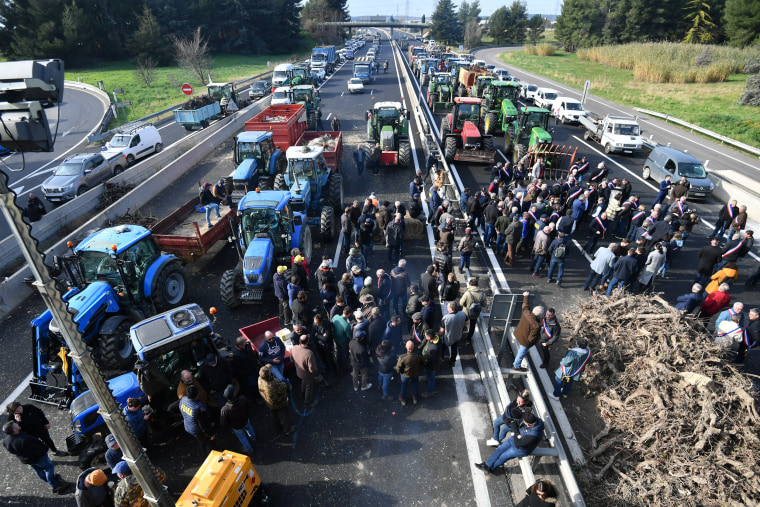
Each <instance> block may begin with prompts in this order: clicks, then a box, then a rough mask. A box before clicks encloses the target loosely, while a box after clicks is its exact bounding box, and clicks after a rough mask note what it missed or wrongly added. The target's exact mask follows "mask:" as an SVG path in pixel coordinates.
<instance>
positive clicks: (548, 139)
mask: <svg viewBox="0 0 760 507" xmlns="http://www.w3.org/2000/svg"><path fill="white" fill-rule="evenodd" d="M550 116H551V111H549V110H548V109H542V108H540V107H523V108H522V109H520V112H519V113H518V115H517V118H516V119H515V118H514V117H513V119H512V120H510V119H509V118H507V117H506V116H505V117H504V118H503V119H502V130H503V131H504V154H505V155H506V156H507V157H509V155H510V154H512V155H513V156H512V160H513V161H514V162H515V163H518V162H519V161H520V160H522V158H523V157H524V156H525V155H527V154H528V152H532V151H536V150H537V149H538V148H539V147H540V146H541V145H551V144H552V135H551V132H553V130H551V131H550V130H549V117H550Z"/></svg>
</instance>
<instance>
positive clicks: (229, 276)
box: [219, 269, 245, 310]
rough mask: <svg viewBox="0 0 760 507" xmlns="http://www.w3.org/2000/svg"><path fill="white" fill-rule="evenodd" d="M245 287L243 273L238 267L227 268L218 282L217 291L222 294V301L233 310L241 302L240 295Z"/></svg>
mask: <svg viewBox="0 0 760 507" xmlns="http://www.w3.org/2000/svg"><path fill="white" fill-rule="evenodd" d="M244 289H245V281H244V280H243V273H241V272H240V270H239V269H228V270H227V271H225V272H224V274H223V275H222V281H221V283H220V284H219V292H220V295H221V296H222V303H224V304H225V305H227V306H228V307H229V308H232V309H233V310H234V309H235V308H239V307H240V305H242V304H243V301H242V300H241V299H240V296H241V294H242V292H243V290H244Z"/></svg>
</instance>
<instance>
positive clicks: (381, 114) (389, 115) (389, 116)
mask: <svg viewBox="0 0 760 507" xmlns="http://www.w3.org/2000/svg"><path fill="white" fill-rule="evenodd" d="M377 117H378V119H380V120H395V119H396V118H398V109H396V108H395V107H384V108H382V109H378V110H377Z"/></svg>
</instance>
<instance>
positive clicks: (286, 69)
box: [272, 63, 293, 88]
mask: <svg viewBox="0 0 760 507" xmlns="http://www.w3.org/2000/svg"><path fill="white" fill-rule="evenodd" d="M292 76H293V64H292V63H281V64H280V65H278V66H276V67H275V68H274V72H273V73H272V86H274V87H275V88H276V87H278V86H282V83H284V82H285V81H286V80H288V79H290V78H291V77H292Z"/></svg>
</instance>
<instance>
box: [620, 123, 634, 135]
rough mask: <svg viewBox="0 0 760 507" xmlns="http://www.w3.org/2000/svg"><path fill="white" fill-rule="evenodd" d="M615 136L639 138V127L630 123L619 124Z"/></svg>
mask: <svg viewBox="0 0 760 507" xmlns="http://www.w3.org/2000/svg"><path fill="white" fill-rule="evenodd" d="M615 134H618V135H621V136H637V135H639V126H638V125H632V124H628V123H626V124H622V125H620V124H618V125H615Z"/></svg>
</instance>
